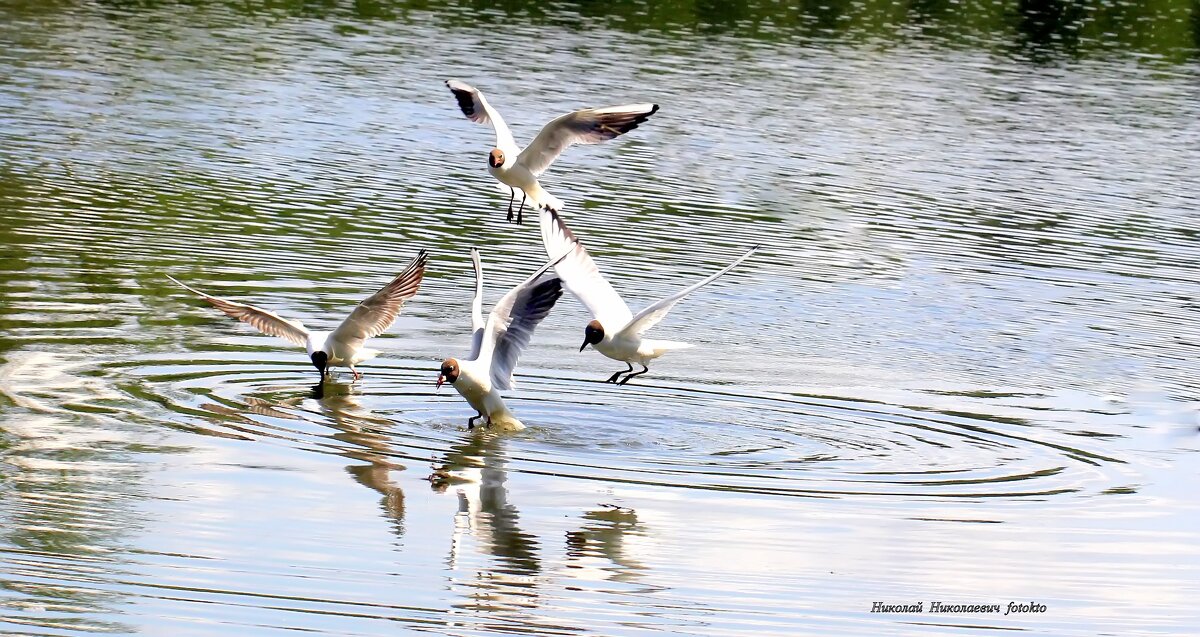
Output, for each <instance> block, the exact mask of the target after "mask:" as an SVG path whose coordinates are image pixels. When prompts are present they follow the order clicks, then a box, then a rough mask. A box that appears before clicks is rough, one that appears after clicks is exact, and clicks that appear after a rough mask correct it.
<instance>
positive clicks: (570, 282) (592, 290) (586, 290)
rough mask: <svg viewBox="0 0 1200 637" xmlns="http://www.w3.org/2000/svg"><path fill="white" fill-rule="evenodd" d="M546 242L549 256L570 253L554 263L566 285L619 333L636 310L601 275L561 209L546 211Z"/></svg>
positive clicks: (542, 221) (544, 237) (598, 318)
mask: <svg viewBox="0 0 1200 637" xmlns="http://www.w3.org/2000/svg"><path fill="white" fill-rule="evenodd" d="M540 224H541V226H542V244H543V245H544V246H545V248H546V255H547V256H549V257H554V256H557V255H560V254H564V253H565V254H566V256H565V257H564V258H563V259H562V260H561V261H559V262H558V265H556V266H554V271H555V272H557V273H558V276H560V277H562V280H563V285H565V286H566V288H567V289H568V290H570V291H571V294H574V295H575V298H577V299H579V302H580V303H583V305H584V306H585V307H587V309H588V311H589V312H591V313H592V316H593V317H594V318H595V319H596V320H597V321H600V324H601V325H603V326H604V327H605V329H607V330H612V331H613V333H615V332H616V331H617V330H620V329H621V328H622V327H624V326H625V324H627V323H629V320H630V319H631V318H633V312H631V311H630V310H629V306H628V305H626V304H625V301H624V300H622V299H621V295H620V294H617V291H616V290H614V289H613V286H612V285H610V284H609V283H608V281H606V280H605V279H604V277H603V276H602V275H601V274H600V269H599V268H597V267H596V262H595V261H593V260H592V257H591V255H589V254H588V251H587V250H586V249H585V248H584V247H583V244H581V243H579V241H578V240H577V239H576V238H575V235H574V234H572V233H571V230H570V228H568V227H567V225H566V224H565V223H563V220H562V217H561V216H559V214H558V213H557V212H549V211H547V212H542V213H541V217H540Z"/></svg>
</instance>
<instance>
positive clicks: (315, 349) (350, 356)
mask: <svg viewBox="0 0 1200 637" xmlns="http://www.w3.org/2000/svg"><path fill="white" fill-rule="evenodd" d="M427 260H428V255H427V254H426V252H425V251H424V250H421V251H420V252H419V253H417V256H416V257H414V258H413V260H412V262H411V263H409V264H408V267H406V268H405V269H404V271H403V272H401V273H400V274H398V275H396V276H395V277H394V278H393V279H392V280H391V282H389V283H388V284H387V285H385V286H383V287H382V288H381V289H380V290H379V291H378V292H376V293H375V294H372V295H371V296H370V297H368V298H367V299H366V300H364V301H363V302H361V303H359V304H358V306H357V307H355V308H354V311H353V312H351V313H350V316H348V317H346V319H345V320H344V321H342V323H341V324H340V325H338V327H337V328H336V329H334V330H333V331H332V332H319V331H310V330H309V329H308V328H306V327H304V324H303V323H301V322H300V321H294V320H290V319H285V318H283V317H281V316H279V315H278V314H276V313H274V312H271V311H269V310H264V309H262V308H258V307H254V306H253V305H246V304H244V303H238V302H236V301H230V300H227V299H222V298H218V297H215V296H212V295H209V294H205V293H204V292H201V291H200V290H197V289H195V288H191V287H188V286H186V285H184V284H183V283H180V282H179V281H177V280H175V278H174V277H172V276H171V275H167V278H168V279H171V281H172V282H174V283H175V284H176V285H178V286H179V287H182V288H183V289H185V290H187V291H189V292H191V293H193V294H196V295H198V296H199V297H200V298H202V299H204V300H205V301H208V302H209V303H210V304H211V305H212V306H213V307H215V308H217V309H218V310H220V311H222V312H224V313H225V314H226V315H228V316H231V317H233V318H235V319H237V320H239V321H242V322H243V323H249V324H250V325H252V326H254V328H255V329H257V330H258V331H260V332H262V333H263V334H266V335H268V336H279V337H281V338H284V339H286V340H288V341H290V342H292V343H295V344H296V345H303V346H304V348H305V349H306V350H307V351H308V358H309V360H310V361H312V364H313V367H316V368H317V371H318V372H320V374H321V378H322V380H324V378H325V377H326V375H328V374H330V373H331V371H330V368H332V367H347V368H349V369H350V373H351V374H353V375H354V380H359V379H360V378H362V374H361V373H360V372H359V371H358V370H356V369H354V366H355V365H358V364H360V363H363V362H364V361H367V360H370V359H372V358H374V357H375V356H376V355H378V354H379V352H377V351H375V350H373V349H367V348H365V347H363V344H364V343H365V342H366V340H367V339H369V338H372V337H375V336H379V335H380V334H382V333H383V332H384V331H385V330H387V329H388V328H389V327H391V325H392V323H394V322H395V321H396V317H397V316H399V315H400V310H401V308H402V307H403V306H404V302H405V301H407V300H409V299H411V298H412V297H413V296H414V295H416V293H417V290H418V289H419V288H420V287H421V280H422V279H423V278H424V276H425V263H426V261H427Z"/></svg>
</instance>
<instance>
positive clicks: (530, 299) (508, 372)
mask: <svg viewBox="0 0 1200 637" xmlns="http://www.w3.org/2000/svg"><path fill="white" fill-rule="evenodd" d="M561 258H562V257H559V259H560V260H561ZM556 262H557V261H551V262H549V263H547V264H545V265H543V266H542V267H541V268H538V271H537V272H534V273H533V275H532V276H530V277H529V278H528V279H525V281H524V282H522V283H521V284H520V285H518V286H516V287H515V288H513V289H511V290H509V291H508V294H505V295H504V296H503V297H502V298H501V299H500V301H499V302H497V303H496V307H494V308H492V313H491V314H490V315H489V316H488V322H487V327H486V328H485V329H484V334H483V343H482V346H481V348H480V353H479V358H478V360H483V361H488V369H489V370H490V372H491V380H492V386H493V387H495V388H496V389H512V386H513V378H512V375H513V369H514V368H516V366H517V358H518V357H520V355H521V351H522V350H524V349H525V346H527V345H528V344H529V339H531V338H532V337H533V330H534V329H535V328H536V327H537V326H538V323H541V322H542V319H544V318H546V315H548V314H550V310H551V309H552V308H553V307H554V304H555V303H556V302H557V301H558V299H559V297H561V296H562V279H560V278H558V275H556V274H552V273H548V272H547V270H549V269H550V268H552V267H554V264H555V263H556Z"/></svg>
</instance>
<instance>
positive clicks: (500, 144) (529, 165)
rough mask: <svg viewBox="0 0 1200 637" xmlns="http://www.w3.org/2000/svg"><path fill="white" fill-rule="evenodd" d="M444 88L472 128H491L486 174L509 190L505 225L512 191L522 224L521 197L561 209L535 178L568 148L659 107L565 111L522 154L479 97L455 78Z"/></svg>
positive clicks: (614, 131)
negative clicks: (493, 139)
mask: <svg viewBox="0 0 1200 637" xmlns="http://www.w3.org/2000/svg"><path fill="white" fill-rule="evenodd" d="M446 86H447V87H448V88H449V89H450V91H451V92H453V93H454V97H455V98H457V99H458V106H459V108H461V109H462V112H463V114H464V115H466V116H467V119H469V120H471V121H472V122H475V123H476V124H487V123H491V125H492V128H494V129H496V147H495V148H493V149H492V151H491V152H490V153H489V154H488V172H489V173H491V174H492V176H493V177H495V178H496V179H497V180H499V181H500V183H501V184H502V186H501V188H502V189H503V188H504V187H507V188H508V191H509V193H510V195H509V198H508V220H509V221H512V220H513V210H512V204H513V200H515V199H516V196H517V191H518V190H519V191H521V205H520V206H518V207H517V223H521V212H522V211H523V210H524V208H525V198H526V197H529V198H530V199H532V200H533V203H534V205H535V206H537V207H538V208H545V209H548V210H554V211H558V210H562V207H563V203H562V201H560V200H558V199H557V198H556V197H554V196H553V195H551V194H550V193H548V192H546V191H545V190H542V186H541V184H539V183H538V179H537V178H538V177H539V176H540V175H541V174H542V173H543V172H545V171H546V169H547V168H549V167H550V164H552V163H554V160H555V159H558V156H559V155H560V154H561V153H562V152H563V151H564V150H566V149H567V147H568V146H570V145H571V144H598V143H600V142H602V141H604V140H606V139H612V138H614V137H617V136H619V135H621V134H623V133H628V132H629V131H631V130H633V129H635V128H637V126H638V124H641V123H642V122H644V121H646V120H647V119H648V118H649V117H650V116H651V115H653V114H654V113H655V112H657V111H658V104H626V105H624V106H610V107H608V108H587V109H583V110H580V111H575V112H573V113H567V114H566V115H563V116H562V117H559V118H557V119H555V120H552V121H551V122H550V123H549V124H546V125H545V126H544V127H542V132H540V133H538V136H537V137H535V138H534V139H533V143H531V144H529V146H526V147H525V150H521V149H519V148H517V143H516V142H515V141H513V136H512V133H511V132H509V130H508V126H507V125H506V124H505V123H504V118H502V117H500V113H498V112H497V111H496V109H494V108H492V107H491V106H490V105H489V104H488V102H487V100H486V99H484V97H483V93H481V92H479V91H478V90H477V89H475V88H473V87H471V86H469V85H467V84H464V83H463V82H459V81H458V80H446Z"/></svg>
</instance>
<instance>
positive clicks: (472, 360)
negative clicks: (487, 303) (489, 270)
mask: <svg viewBox="0 0 1200 637" xmlns="http://www.w3.org/2000/svg"><path fill="white" fill-rule="evenodd" d="M561 258H562V256H560V257H559V259H561ZM471 261H472V264H473V265H474V267H475V296H474V298H473V299H472V301H471V326H472V329H473V332H472V335H471V354H470V357H469V358H465V359H462V360H459V359H457V358H447V359H446V360H444V361H442V366H441V369H440V370H439V373H438V379H437V386H438V388H441V386H442V383H450V385H452V386H453V387H454V389H455V390H457V391H458V393H459V394H460V395H462V397H463V398H465V399H466V400H467V403H468V404H470V405H471V407H472V408H473V409H475V412H476V414H477V415H475V416H472V417H471V418H470V419H468V420H467V427H468V428H471V427H474V426H475V421H477V420H480V419H483V420H484V422H485V423H486V424H487V425H488V426H490V427H491V428H494V429H503V430H508V431H517V430H520V429H524V428H525V425H524V423H522V422H521V421H520V420H518V419H517V417H516V416H514V415H513V413H512V412H511V411H509V409H508V406H506V405H505V404H504V398H503V396H502V395H501V394H500V391H501V390H507V389H512V388H513V385H514V384H515V383H514V381H513V370H514V369H515V368H516V366H517V359H518V357H520V355H521V352H522V351H523V350H524V349H525V347H526V346H527V345H529V341H530V339H532V338H533V331H534V329H535V328H537V326H538V324H539V323H541V322H542V319H544V318H546V316H547V315H548V314H550V310H551V309H553V308H554V304H555V303H556V302H558V299H559V297H561V296H562V280H561V279H559V278H558V275H556V274H554V272H552V271H550V268H552V267H553V266H554V264H555V263H556V262H557V261H551V262H549V263H547V264H545V265H543V266H542V267H541V268H538V270H537V271H536V272H534V273H533V274H532V275H530V276H529V278H527V279H525V280H524V281H523V282H521V283H520V284H519V285H517V286H516V287H514V288H513V289H511V290H509V291H508V293H507V294H505V295H504V296H503V297H501V298H500V301H498V302H497V303H496V306H495V307H493V308H492V312H491V314H489V315H488V318H487V322H486V323H485V322H484V320H483V265H482V264H481V263H480V260H479V251H478V250H476V249H474V248H472V249H471Z"/></svg>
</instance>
